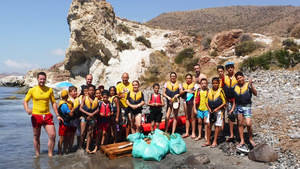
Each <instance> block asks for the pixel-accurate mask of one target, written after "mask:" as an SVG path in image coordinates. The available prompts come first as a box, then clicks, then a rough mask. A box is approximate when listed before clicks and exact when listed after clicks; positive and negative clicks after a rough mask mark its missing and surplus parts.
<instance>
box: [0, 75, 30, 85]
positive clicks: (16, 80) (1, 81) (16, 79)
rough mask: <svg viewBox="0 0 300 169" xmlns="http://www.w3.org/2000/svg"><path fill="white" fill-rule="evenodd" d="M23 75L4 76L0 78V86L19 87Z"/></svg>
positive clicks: (21, 83)
mask: <svg viewBox="0 0 300 169" xmlns="http://www.w3.org/2000/svg"><path fill="white" fill-rule="evenodd" d="M24 82H25V80H24V76H5V77H2V78H0V86H6V87H21V86H24Z"/></svg>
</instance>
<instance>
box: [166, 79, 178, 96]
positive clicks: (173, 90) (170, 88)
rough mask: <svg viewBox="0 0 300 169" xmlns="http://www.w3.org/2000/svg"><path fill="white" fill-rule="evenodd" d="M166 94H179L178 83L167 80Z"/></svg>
mask: <svg viewBox="0 0 300 169" xmlns="http://www.w3.org/2000/svg"><path fill="white" fill-rule="evenodd" d="M166 94H167V95H168V96H169V97H171V98H172V97H174V96H175V95H176V94H179V84H178V82H176V83H175V84H174V83H172V82H170V81H168V82H167V87H166Z"/></svg>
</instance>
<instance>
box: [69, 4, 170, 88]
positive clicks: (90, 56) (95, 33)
mask: <svg viewBox="0 0 300 169" xmlns="http://www.w3.org/2000/svg"><path fill="white" fill-rule="evenodd" d="M68 24H69V27H70V33H71V38H70V45H69V48H68V49H67V51H66V58H65V61H64V65H65V69H66V70H68V71H70V74H71V77H72V80H71V81H73V82H74V83H81V81H82V80H83V78H82V77H84V76H85V75H86V74H89V73H91V74H93V75H94V79H95V81H94V83H95V84H100V83H101V84H105V85H106V86H109V85H114V84H115V83H116V82H117V81H119V80H120V77H121V74H122V73H123V72H128V73H129V74H130V76H131V77H130V79H131V80H133V79H138V78H139V76H140V75H141V74H143V72H144V70H145V69H146V67H147V65H148V64H149V54H150V53H152V52H153V51H155V50H164V48H165V46H166V44H167V43H168V42H169V39H168V38H166V37H164V35H165V34H168V33H171V31H168V30H159V29H151V28H148V27H146V26H144V25H142V24H139V23H135V22H130V21H127V20H125V19H120V18H117V17H116V16H115V13H114V10H113V7H112V6H111V5H110V4H109V3H107V2H105V1H97V0H90V1H79V0H73V2H72V4H71V7H70V10H69V14H68ZM138 37H142V38H144V39H145V40H148V41H149V42H150V44H151V47H149V46H148V47H147V46H145V44H143V43H142V42H141V41H138V40H137V38H138Z"/></svg>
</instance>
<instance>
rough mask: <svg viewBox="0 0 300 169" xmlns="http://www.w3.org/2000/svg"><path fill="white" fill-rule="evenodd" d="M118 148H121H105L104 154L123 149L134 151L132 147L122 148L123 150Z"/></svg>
mask: <svg viewBox="0 0 300 169" xmlns="http://www.w3.org/2000/svg"><path fill="white" fill-rule="evenodd" d="M118 147H119V146H117V147H110V148H104V149H103V150H104V152H111V151H116V150H122V149H126V148H130V149H132V147H133V146H132V145H130V146H128V147H125V148H121V149H119V148H118Z"/></svg>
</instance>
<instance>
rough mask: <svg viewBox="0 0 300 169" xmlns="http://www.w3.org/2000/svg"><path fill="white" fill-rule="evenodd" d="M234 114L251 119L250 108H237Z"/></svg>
mask: <svg viewBox="0 0 300 169" xmlns="http://www.w3.org/2000/svg"><path fill="white" fill-rule="evenodd" d="M234 114H236V115H238V114H242V115H243V116H244V117H245V118H251V116H252V112H251V106H237V107H236V108H235V110H234Z"/></svg>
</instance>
